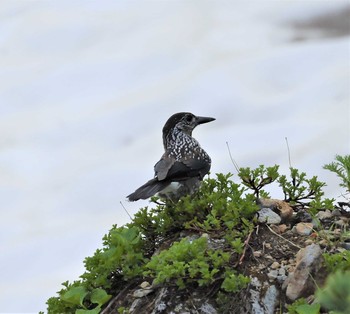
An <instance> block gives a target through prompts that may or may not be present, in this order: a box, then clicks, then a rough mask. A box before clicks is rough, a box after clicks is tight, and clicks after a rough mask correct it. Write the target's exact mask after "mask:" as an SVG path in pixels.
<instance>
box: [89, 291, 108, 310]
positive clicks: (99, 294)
mask: <svg viewBox="0 0 350 314" xmlns="http://www.w3.org/2000/svg"><path fill="white" fill-rule="evenodd" d="M111 297H112V296H111V295H109V294H108V293H107V292H106V291H105V290H104V289H101V288H96V289H94V290H92V292H91V296H90V300H91V302H92V303H96V304H98V305H99V306H102V305H103V304H105V303H106V302H107V301H108V300H109V299H110V298H111Z"/></svg>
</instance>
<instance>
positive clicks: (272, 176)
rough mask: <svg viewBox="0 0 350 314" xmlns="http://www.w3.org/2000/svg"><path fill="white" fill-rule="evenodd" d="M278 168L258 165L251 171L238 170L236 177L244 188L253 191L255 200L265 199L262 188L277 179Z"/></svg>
mask: <svg viewBox="0 0 350 314" xmlns="http://www.w3.org/2000/svg"><path fill="white" fill-rule="evenodd" d="M278 168H279V166H277V165H275V166H272V167H265V166H264V165H260V166H259V167H258V168H256V169H253V170H252V169H250V168H239V172H238V176H239V177H240V178H241V180H242V183H243V184H244V185H245V186H246V187H248V188H249V189H251V190H253V191H254V195H255V196H256V198H259V197H267V196H268V194H267V193H266V192H265V191H263V190H262V188H263V187H264V186H266V185H268V184H271V183H272V182H274V181H275V180H276V179H277V178H278V176H279V174H278Z"/></svg>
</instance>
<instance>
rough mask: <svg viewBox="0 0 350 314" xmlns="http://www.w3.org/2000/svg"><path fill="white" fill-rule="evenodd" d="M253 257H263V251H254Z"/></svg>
mask: <svg viewBox="0 0 350 314" xmlns="http://www.w3.org/2000/svg"><path fill="white" fill-rule="evenodd" d="M253 255H254V256H255V257H261V255H262V253H261V251H254V253H253Z"/></svg>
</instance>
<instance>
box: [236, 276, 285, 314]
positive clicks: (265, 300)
mask: <svg viewBox="0 0 350 314" xmlns="http://www.w3.org/2000/svg"><path fill="white" fill-rule="evenodd" d="M250 286H251V289H250V290H249V293H250V300H249V304H250V305H251V310H250V311H249V313H252V314H261V313H267V314H273V313H274V311H275V307H276V304H277V298H278V290H277V289H276V287H275V286H274V285H271V286H270V285H268V284H266V282H264V283H261V282H260V281H259V279H258V278H256V277H253V278H251V282H250ZM263 291H266V292H265V295H264V296H262V293H263ZM232 313H233V312H232Z"/></svg>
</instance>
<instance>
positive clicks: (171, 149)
mask: <svg viewBox="0 0 350 314" xmlns="http://www.w3.org/2000/svg"><path fill="white" fill-rule="evenodd" d="M213 120H215V119H214V118H208V117H197V116H195V115H193V114H192V113H189V112H180V113H177V114H174V115H172V116H171V117H170V118H169V119H168V121H167V122H166V123H165V125H164V127H163V146H164V150H165V152H164V154H163V156H162V158H161V159H160V160H159V161H158V162H157V163H156V165H155V166H154V170H155V177H154V178H153V179H152V180H150V181H148V182H147V183H145V184H144V185H142V186H141V187H140V188H138V189H137V190H136V191H135V192H134V193H132V194H130V195H129V196H128V198H129V200H130V201H136V200H138V199H146V198H148V197H150V196H152V195H155V194H157V195H159V196H160V197H164V198H170V199H173V200H177V199H179V198H180V197H181V196H183V195H186V194H192V193H193V192H194V191H196V190H197V189H198V188H199V186H200V182H201V181H202V180H203V177H204V176H205V175H206V174H207V173H208V172H209V170H210V166H211V159H210V157H209V155H208V154H207V153H206V152H205V151H204V150H203V149H202V148H201V146H200V145H199V143H198V141H197V140H196V139H194V138H193V137H192V131H193V129H194V128H195V127H196V126H197V125H199V124H203V123H207V122H210V121H213Z"/></svg>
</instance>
